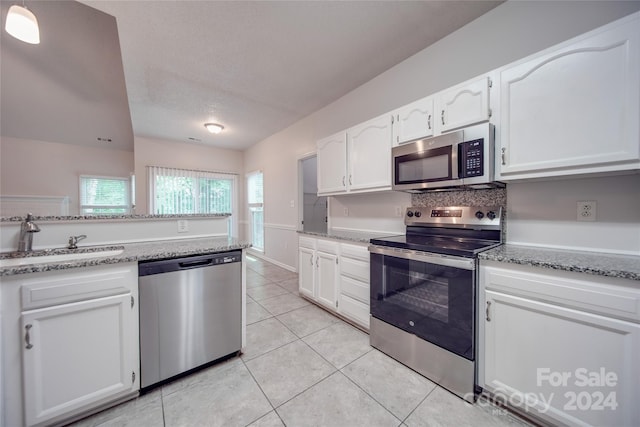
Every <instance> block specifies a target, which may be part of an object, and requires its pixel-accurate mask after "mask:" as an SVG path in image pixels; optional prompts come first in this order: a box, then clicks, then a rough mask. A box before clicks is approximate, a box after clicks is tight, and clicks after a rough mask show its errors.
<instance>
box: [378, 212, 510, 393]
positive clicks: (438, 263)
mask: <svg viewBox="0 0 640 427" xmlns="http://www.w3.org/2000/svg"><path fill="white" fill-rule="evenodd" d="M501 217H502V210H501V208H500V207H496V206H482V207H435V208H427V207H420V208H408V209H407V212H406V215H405V224H406V226H407V227H406V234H403V235H398V236H390V237H383V238H378V239H372V240H371V245H370V246H369V252H370V257H371V325H370V340H371V345H372V346H373V347H376V348H377V349H379V350H380V351H382V352H384V353H386V354H388V355H389V356H391V357H393V358H395V359H396V360H398V361H400V362H402V363H404V364H405V365H407V366H409V367H410V368H412V369H414V370H415V371H417V372H419V373H421V374H422V375H424V376H426V377H427V378H429V379H431V380H432V381H434V382H436V383H438V384H440V385H441V386H443V387H445V388H447V389H448V390H450V391H452V392H453V393H455V394H457V395H458V396H460V397H462V398H463V399H465V400H467V401H470V402H473V401H474V400H475V378H476V374H475V359H476V357H475V348H476V346H475V339H476V326H475V325H476V295H477V267H478V258H477V255H478V253H480V252H482V251H484V250H487V249H490V248H492V247H495V246H497V245H499V244H500V242H501V223H502V221H501Z"/></svg>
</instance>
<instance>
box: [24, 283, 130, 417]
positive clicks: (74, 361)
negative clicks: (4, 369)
mask: <svg viewBox="0 0 640 427" xmlns="http://www.w3.org/2000/svg"><path fill="white" fill-rule="evenodd" d="M132 301H133V300H132V296H131V294H124V295H117V296H111V297H105V298H100V299H95V300H89V301H83V302H77V303H71V304H65V305H59V306H55V307H51V308H43V309H38V310H32V311H26V312H23V315H22V336H23V338H24V340H23V343H22V344H23V348H22V361H23V365H22V366H23V379H24V396H25V399H24V408H25V421H26V424H27V425H29V426H30V425H34V424H37V423H42V422H44V421H47V420H50V419H53V418H55V417H56V416H59V415H63V414H66V413H69V412H71V411H73V410H75V409H79V408H82V407H85V406H90V405H91V404H96V403H99V402H100V401H106V400H109V398H111V400H113V399H112V398H113V397H116V396H117V395H119V394H127V393H130V392H132V391H133V389H134V383H135V376H136V375H135V372H136V371H137V370H138V367H137V362H136V360H137V358H136V355H137V353H136V349H137V346H138V343H137V342H136V339H135V337H136V334H135V333H134V331H133V329H134V328H136V327H137V326H136V323H135V322H134V320H135V319H134V315H133V313H134V309H133V308H132V305H133V304H132Z"/></svg>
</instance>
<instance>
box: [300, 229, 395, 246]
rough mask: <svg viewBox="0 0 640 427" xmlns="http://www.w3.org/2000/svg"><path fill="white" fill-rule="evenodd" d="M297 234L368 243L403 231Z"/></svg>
mask: <svg viewBox="0 0 640 427" xmlns="http://www.w3.org/2000/svg"><path fill="white" fill-rule="evenodd" d="M298 234H306V235H307V236H313V237H324V238H327V239H335V240H345V241H347V242H357V243H369V240H371V239H377V238H379V237H387V236H392V235H397V234H403V233H395V234H394V233H374V232H364V231H348V230H328V231H326V232H317V231H300V230H298Z"/></svg>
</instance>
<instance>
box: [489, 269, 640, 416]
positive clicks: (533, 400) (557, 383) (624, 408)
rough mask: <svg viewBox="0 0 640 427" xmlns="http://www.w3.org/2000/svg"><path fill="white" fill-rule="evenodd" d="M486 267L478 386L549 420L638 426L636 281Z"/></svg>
mask: <svg viewBox="0 0 640 427" xmlns="http://www.w3.org/2000/svg"><path fill="white" fill-rule="evenodd" d="M482 264H485V265H482V266H481V269H480V270H481V273H480V274H481V296H480V304H481V310H479V311H480V314H481V319H480V322H479V325H480V334H479V335H480V345H479V355H478V357H479V361H480V363H479V377H478V380H479V381H478V382H479V385H480V386H481V387H483V388H484V389H485V390H487V391H489V392H490V393H492V394H493V395H494V397H495V398H496V399H497V400H498V401H501V402H504V403H507V404H509V405H510V406H513V407H516V408H518V409H519V410H522V411H525V412H527V413H528V414H529V415H533V416H534V417H538V418H540V419H542V420H544V421H545V422H550V423H554V424H555V423H562V424H567V425H575V426H584V425H611V426H613V425H615V426H637V425H640V406H639V405H638V404H637V402H636V400H637V397H638V396H640V381H639V378H640V364H638V360H640V289H639V288H638V286H637V284H636V285H634V284H633V282H632V281H627V280H623V279H611V278H598V277H597V276H589V275H586V274H578V273H568V274H565V273H567V272H554V271H553V270H544V269H540V268H533V267H524V266H513V267H512V266H509V267H506V268H505V267H499V266H495V265H488V266H487V265H486V264H487V263H485V262H483V263H482ZM489 264H495V263H489ZM502 265H504V264H502Z"/></svg>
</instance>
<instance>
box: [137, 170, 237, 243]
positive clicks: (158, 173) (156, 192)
mask: <svg viewBox="0 0 640 427" xmlns="http://www.w3.org/2000/svg"><path fill="white" fill-rule="evenodd" d="M147 171H148V175H149V211H150V212H151V213H152V214H159V215H167V214H216V213H228V214H232V219H231V220H230V221H231V224H230V229H229V230H230V232H231V233H232V234H233V235H237V233H236V229H235V216H234V215H233V214H234V213H235V211H236V208H235V203H236V195H235V192H236V180H237V175H234V174H228V173H218V172H206V171H192V170H186V169H174V168H163V167H158V166H148V167H147Z"/></svg>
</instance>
